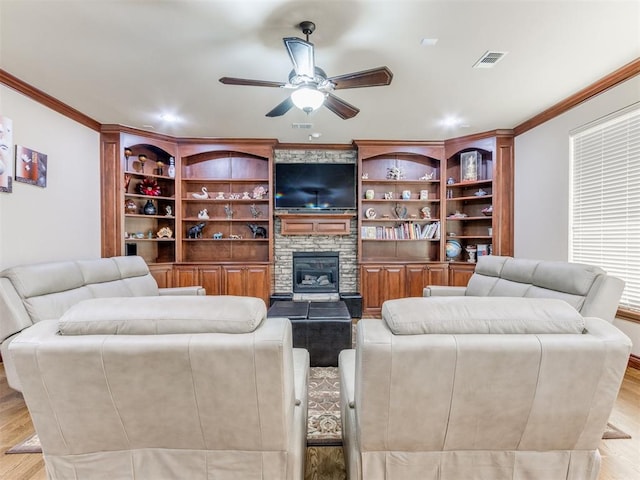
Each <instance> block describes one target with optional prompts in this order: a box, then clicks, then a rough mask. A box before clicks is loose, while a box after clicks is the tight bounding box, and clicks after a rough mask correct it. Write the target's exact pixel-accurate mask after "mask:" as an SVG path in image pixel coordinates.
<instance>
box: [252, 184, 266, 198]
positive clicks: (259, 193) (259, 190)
mask: <svg viewBox="0 0 640 480" xmlns="http://www.w3.org/2000/svg"><path fill="white" fill-rule="evenodd" d="M267 191H268V190H267V189H266V188H265V187H263V186H262V185H260V186H259V187H256V188H254V189H253V198H254V199H255V200H262V197H264V196H265V195H266V194H267Z"/></svg>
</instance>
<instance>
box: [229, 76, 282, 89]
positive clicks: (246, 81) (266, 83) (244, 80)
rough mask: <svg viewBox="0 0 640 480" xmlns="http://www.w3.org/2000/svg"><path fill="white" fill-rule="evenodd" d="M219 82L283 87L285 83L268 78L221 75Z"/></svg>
mask: <svg viewBox="0 0 640 480" xmlns="http://www.w3.org/2000/svg"><path fill="white" fill-rule="evenodd" d="M220 82H221V83H224V84H225V85H248V86H251V87H284V86H285V85H286V83H283V82H270V81H268V80H250V79H248V78H234V77H222V78H221V79H220Z"/></svg>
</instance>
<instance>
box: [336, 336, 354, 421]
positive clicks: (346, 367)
mask: <svg viewBox="0 0 640 480" xmlns="http://www.w3.org/2000/svg"><path fill="white" fill-rule="evenodd" d="M338 365H339V367H340V391H341V396H342V399H341V402H342V403H343V404H344V403H345V402H346V403H347V405H348V406H349V408H353V407H354V406H355V402H356V400H355V397H356V351H355V349H353V348H352V349H349V350H342V351H341V352H340V356H339V357H338Z"/></svg>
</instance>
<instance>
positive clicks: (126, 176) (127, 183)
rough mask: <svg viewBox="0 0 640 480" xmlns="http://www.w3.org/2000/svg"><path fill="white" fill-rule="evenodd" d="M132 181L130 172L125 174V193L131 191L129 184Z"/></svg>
mask: <svg viewBox="0 0 640 480" xmlns="http://www.w3.org/2000/svg"><path fill="white" fill-rule="evenodd" d="M130 183H131V175H129V174H128V173H125V174H124V193H127V192H128V191H129V184H130Z"/></svg>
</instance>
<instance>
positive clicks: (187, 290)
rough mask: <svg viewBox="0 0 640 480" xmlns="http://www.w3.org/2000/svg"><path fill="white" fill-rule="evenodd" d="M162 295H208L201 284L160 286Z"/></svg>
mask: <svg viewBox="0 0 640 480" xmlns="http://www.w3.org/2000/svg"><path fill="white" fill-rule="evenodd" d="M158 292H159V293H160V295H206V294H207V292H206V291H205V289H204V288H202V287H201V286H199V285H198V286H195V287H173V288H159V289H158Z"/></svg>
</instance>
